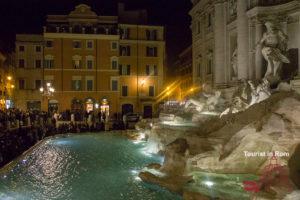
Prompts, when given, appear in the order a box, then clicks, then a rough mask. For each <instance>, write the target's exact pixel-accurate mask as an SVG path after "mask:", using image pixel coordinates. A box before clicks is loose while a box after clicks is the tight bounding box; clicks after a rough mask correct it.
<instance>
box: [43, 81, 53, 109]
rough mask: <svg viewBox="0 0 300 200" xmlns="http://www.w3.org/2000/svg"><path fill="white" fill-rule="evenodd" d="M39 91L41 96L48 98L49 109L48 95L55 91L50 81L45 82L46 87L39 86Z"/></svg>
mask: <svg viewBox="0 0 300 200" xmlns="http://www.w3.org/2000/svg"><path fill="white" fill-rule="evenodd" d="M40 92H41V94H42V96H44V97H46V98H47V100H48V109H49V100H50V97H51V96H53V93H54V92H55V89H54V87H52V85H51V83H50V82H48V83H46V87H45V88H44V87H41V88H40Z"/></svg>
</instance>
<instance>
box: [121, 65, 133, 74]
mask: <svg viewBox="0 0 300 200" xmlns="http://www.w3.org/2000/svg"><path fill="white" fill-rule="evenodd" d="M130 67H131V66H130V65H120V69H119V70H120V75H127V76H129V75H130Z"/></svg>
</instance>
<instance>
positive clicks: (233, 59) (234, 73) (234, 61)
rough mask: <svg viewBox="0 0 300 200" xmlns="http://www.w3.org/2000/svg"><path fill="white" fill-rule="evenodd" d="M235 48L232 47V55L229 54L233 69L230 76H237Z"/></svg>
mask: <svg viewBox="0 0 300 200" xmlns="http://www.w3.org/2000/svg"><path fill="white" fill-rule="evenodd" d="M237 65H238V63H237V48H235V49H234V51H233V53H232V56H231V67H232V70H233V74H232V77H233V78H234V77H237Z"/></svg>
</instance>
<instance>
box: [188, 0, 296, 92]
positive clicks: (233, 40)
mask: <svg viewBox="0 0 300 200" xmlns="http://www.w3.org/2000/svg"><path fill="white" fill-rule="evenodd" d="M192 3H193V8H192V10H191V11H190V15H191V17H192V23H191V29H192V38H193V80H194V82H195V83H197V84H201V83H210V84H212V85H213V86H214V87H217V88H227V87H230V86H232V85H234V84H235V83H236V82H237V81H238V80H242V79H257V80H258V79H261V78H262V77H263V75H264V73H265V71H266V64H265V60H264V58H263V56H262V53H261V48H260V47H259V46H257V43H258V42H259V41H260V40H261V38H262V36H263V33H264V32H265V30H266V27H265V26H264V23H265V22H266V21H272V22H274V23H275V24H276V25H278V27H279V28H280V29H281V30H283V32H285V33H286V34H287V35H288V38H289V39H288V49H289V55H290V59H291V63H293V64H294V65H295V69H296V68H298V69H300V65H299V62H298V58H299V54H300V52H299V48H300V42H299V37H298V36H299V34H300V24H299V16H300V12H299V11H300V3H299V1H297V0H262V1H260V0H248V1H246V0H192ZM288 67H289V66H287V68H288ZM296 70H297V69H296Z"/></svg>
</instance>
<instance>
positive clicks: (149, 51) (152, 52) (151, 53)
mask: <svg viewBox="0 0 300 200" xmlns="http://www.w3.org/2000/svg"><path fill="white" fill-rule="evenodd" d="M146 56H147V57H157V47H146Z"/></svg>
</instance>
